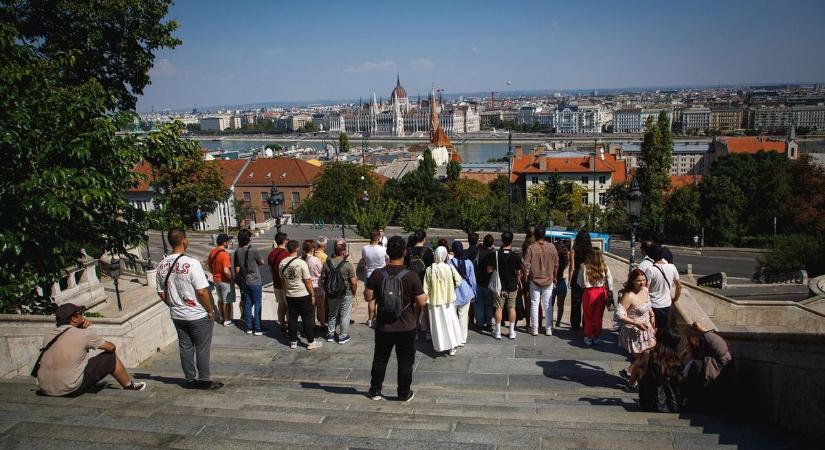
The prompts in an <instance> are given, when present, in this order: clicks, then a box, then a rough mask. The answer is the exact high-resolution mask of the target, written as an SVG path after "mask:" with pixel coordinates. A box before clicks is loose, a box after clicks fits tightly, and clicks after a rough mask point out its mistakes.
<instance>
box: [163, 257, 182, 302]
mask: <svg viewBox="0 0 825 450" xmlns="http://www.w3.org/2000/svg"><path fill="white" fill-rule="evenodd" d="M183 255H184V253H181V254H180V255H178V257H177V258H175V261H174V262H172V265H171V266H169V272H166V279H165V280H163V293H164V294H166V301H169V277H170V276H171V275H172V271H173V270H175V265H176V264H177V263H178V260H179V259H181V258H183Z"/></svg>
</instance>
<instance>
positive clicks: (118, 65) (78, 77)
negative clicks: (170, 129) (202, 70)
mask: <svg viewBox="0 0 825 450" xmlns="http://www.w3.org/2000/svg"><path fill="white" fill-rule="evenodd" d="M170 4H171V1H170V0H119V1H96V0H52V1H50V0H21V1H13V2H3V3H2V5H1V6H0V20H2V22H3V23H6V24H10V25H11V26H13V27H14V29H15V31H16V38H17V39H19V40H20V42H21V43H22V44H25V45H28V46H30V47H32V48H33V50H35V51H36V52H37V54H38V56H39V57H41V58H43V59H46V60H50V61H58V65H59V66H60V68H61V70H62V75H63V76H62V77H61V78H62V79H61V82H62V83H65V85H67V86H75V87H79V86H83V85H85V84H86V83H87V82H88V80H90V79H94V80H96V81H97V83H98V84H99V86H100V88H101V89H102V91H103V95H102V96H101V101H103V103H104V104H105V106H106V109H107V110H113V109H115V108H118V109H121V110H133V109H135V104H136V101H137V97H139V96H140V95H141V94H143V88H144V87H146V85H148V84H149V83H150V78H149V77H150V75H151V71H150V69H152V67H153V66H154V61H155V52H156V51H157V50H159V49H162V48H174V47H176V46H178V45H180V44H181V41H180V40H179V39H177V38H175V37H173V36H172V32H173V31H175V30H176V29H177V28H178V24H177V23H176V22H175V21H174V20H170V21H167V22H163V19H164V17H166V15H167V13H168V10H169V5H170ZM67 55H69V57H70V58H71V64H64V63H63V62H67V61H68V60H66V59H64V57H65V56H67ZM161 69H162V70H166V71H168V70H174V69H173V68H172V67H171V64H170V63H169V62H168V61H164V66H163V67H161Z"/></svg>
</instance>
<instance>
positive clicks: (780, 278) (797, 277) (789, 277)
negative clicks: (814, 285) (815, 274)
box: [765, 270, 808, 284]
mask: <svg viewBox="0 0 825 450" xmlns="http://www.w3.org/2000/svg"><path fill="white" fill-rule="evenodd" d="M765 283H770V284H783V283H786V284H808V272H806V271H804V270H795V271H793V272H783V273H774V274H767V275H766V276H765Z"/></svg>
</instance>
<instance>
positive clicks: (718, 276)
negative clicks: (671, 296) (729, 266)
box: [696, 272, 728, 289]
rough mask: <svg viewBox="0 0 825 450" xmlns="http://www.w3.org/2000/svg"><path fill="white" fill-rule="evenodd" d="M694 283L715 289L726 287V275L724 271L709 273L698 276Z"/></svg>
mask: <svg viewBox="0 0 825 450" xmlns="http://www.w3.org/2000/svg"><path fill="white" fill-rule="evenodd" d="M696 284H697V285H699V286H707V287H712V288H717V289H727V288H728V276H727V274H725V272H719V273H712V274H710V275H705V276H704V277H700V278H699V279H698V280H696Z"/></svg>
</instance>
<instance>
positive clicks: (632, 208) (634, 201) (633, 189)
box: [627, 178, 642, 270]
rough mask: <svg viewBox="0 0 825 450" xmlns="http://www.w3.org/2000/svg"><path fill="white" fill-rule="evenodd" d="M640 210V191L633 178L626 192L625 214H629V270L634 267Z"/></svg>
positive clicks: (637, 183)
mask: <svg viewBox="0 0 825 450" xmlns="http://www.w3.org/2000/svg"><path fill="white" fill-rule="evenodd" d="M641 212H642V191H641V189H639V182H638V181H636V179H635V178H634V179H633V181H632V182H631V183H630V192H628V193H627V214H628V215H629V216H630V225H631V227H632V228H631V231H630V264H629V265H628V267H629V270H633V269H634V268H636V228H637V227H638V226H639V218H640V217H641Z"/></svg>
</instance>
